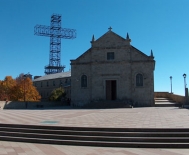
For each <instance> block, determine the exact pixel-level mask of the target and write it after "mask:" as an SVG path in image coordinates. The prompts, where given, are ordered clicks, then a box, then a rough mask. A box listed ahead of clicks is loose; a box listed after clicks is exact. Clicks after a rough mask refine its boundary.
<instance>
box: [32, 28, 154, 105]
mask: <svg viewBox="0 0 189 155" xmlns="http://www.w3.org/2000/svg"><path fill="white" fill-rule="evenodd" d="M130 43H131V39H130V38H129V35H128V34H127V35H126V38H123V37H121V36H119V35H118V34H116V33H114V32H113V31H112V29H111V28H109V30H108V31H107V32H106V33H105V34H104V35H102V36H101V37H100V38H98V39H97V40H95V37H94V36H93V37H92V41H91V48H89V49H88V50H87V51H86V52H84V53H83V54H82V55H80V56H79V57H78V58H76V59H75V60H71V71H69V72H63V73H56V74H50V75H45V76H42V77H39V78H37V79H35V80H34V81H33V82H34V85H35V86H36V87H37V90H38V91H39V93H40V94H41V96H42V99H44V100H47V99H48V97H49V95H50V93H51V91H52V90H53V89H55V88H57V87H60V86H62V87H64V88H65V90H66V92H67V97H68V98H71V105H72V106H83V105H86V104H89V103H90V104H91V103H92V104H95V103H97V102H102V103H103V102H104V101H111V102H114V101H116V102H119V101H120V102H127V101H128V100H132V103H133V105H134V106H153V105H154V69H155V60H154V56H153V53H152V51H151V53H150V54H149V55H146V54H144V53H143V52H141V51H140V50H138V49H137V48H135V47H133V46H132V45H131V44H130Z"/></svg>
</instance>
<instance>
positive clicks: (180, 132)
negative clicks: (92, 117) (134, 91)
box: [0, 124, 189, 148]
mask: <svg viewBox="0 0 189 155" xmlns="http://www.w3.org/2000/svg"><path fill="white" fill-rule="evenodd" d="M0 140H2V141H14V142H28V143H43V144H59V145H78V146H99V147H132V148H189V128H188V129H187V128H175V129H173V128H172V129H169V128H92V127H60V126H37V125H16V124H0Z"/></svg>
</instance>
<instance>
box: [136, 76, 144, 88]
mask: <svg viewBox="0 0 189 155" xmlns="http://www.w3.org/2000/svg"><path fill="white" fill-rule="evenodd" d="M136 86H139V87H141V86H143V76H142V74H137V75H136Z"/></svg>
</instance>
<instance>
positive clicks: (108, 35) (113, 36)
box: [95, 31, 125, 42]
mask: <svg viewBox="0 0 189 155" xmlns="http://www.w3.org/2000/svg"><path fill="white" fill-rule="evenodd" d="M109 38H111V39H115V40H118V41H124V40H125V39H124V38H123V37H121V36H119V35H118V34H116V33H115V32H113V31H108V32H106V33H105V34H104V35H102V36H101V37H100V38H98V39H97V40H96V41H95V42H100V41H102V40H106V39H109Z"/></svg>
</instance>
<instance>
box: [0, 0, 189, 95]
mask: <svg viewBox="0 0 189 155" xmlns="http://www.w3.org/2000/svg"><path fill="white" fill-rule="evenodd" d="M54 13H55V14H60V15H61V16H62V27H63V28H71V29H76V31H77V37H76V38H75V39H62V40H61V64H62V65H65V66H66V68H65V71H68V70H70V68H71V67H70V60H71V59H76V58H77V57H79V56H80V55H81V54H82V53H84V52H85V51H86V50H88V49H89V48H90V47H91V44H90V41H91V39H92V35H93V34H94V36H95V39H98V38H99V37H101V36H102V35H103V34H105V33H106V32H107V31H108V28H109V27H110V26H111V27H112V28H113V29H112V31H113V32H115V33H117V34H118V35H120V36H122V37H123V38H125V37H126V34H127V32H128V33H129V36H130V39H131V40H132V42H131V45H132V46H134V47H136V48H137V49H139V50H140V51H142V52H143V53H145V54H147V55H150V51H151V50H153V54H154V57H155V61H156V66H155V70H154V91H156V92H157V91H161V92H170V91H171V83H170V76H172V77H173V78H172V91H173V93H174V94H178V95H184V78H183V74H184V73H185V74H186V75H188V76H189V61H188V59H189V0H0V19H1V21H0V22H1V24H0V80H3V79H4V78H5V76H8V75H9V76H12V77H13V78H16V77H17V76H18V75H19V74H20V73H24V74H27V73H30V74H32V75H33V76H37V75H41V76H42V75H44V66H46V65H48V64H49V49H50V38H49V37H45V36H36V35H34V26H35V25H37V24H40V25H47V26H49V25H50V17H51V15H52V14H54ZM188 76H187V77H186V82H188V81H189V80H188V79H189V78H188Z"/></svg>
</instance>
